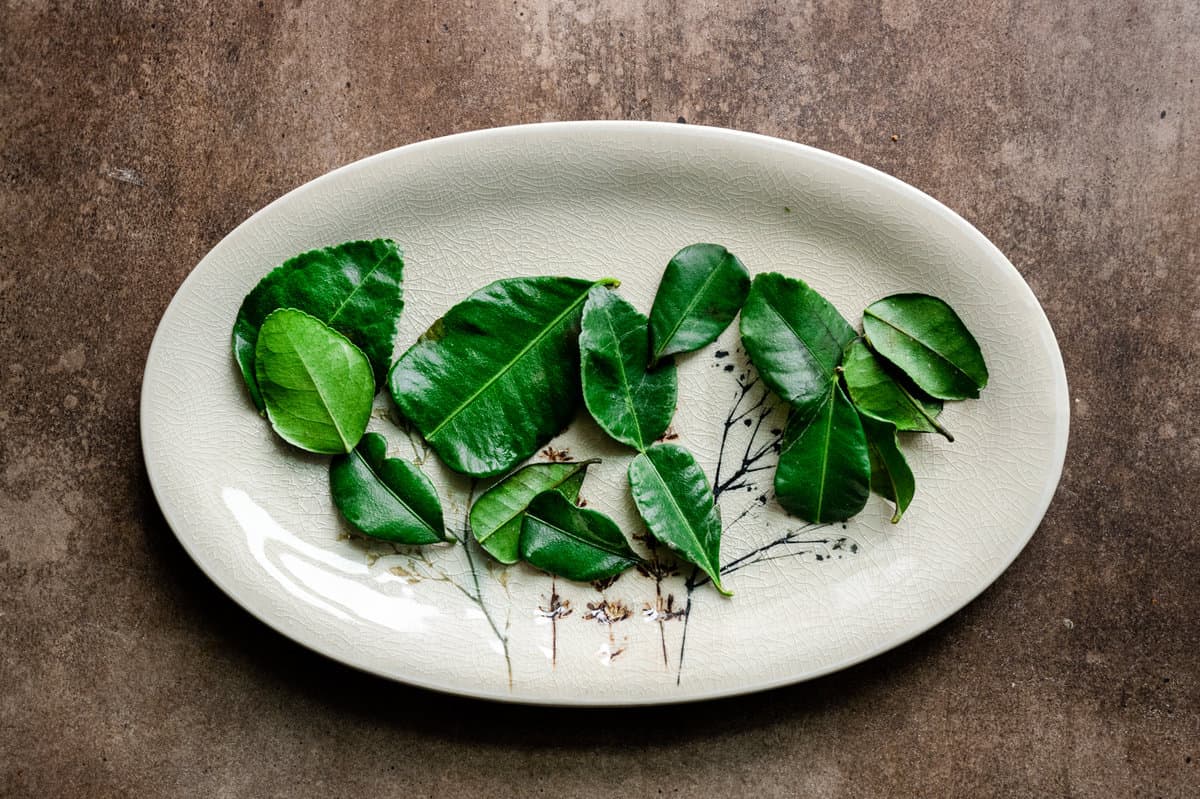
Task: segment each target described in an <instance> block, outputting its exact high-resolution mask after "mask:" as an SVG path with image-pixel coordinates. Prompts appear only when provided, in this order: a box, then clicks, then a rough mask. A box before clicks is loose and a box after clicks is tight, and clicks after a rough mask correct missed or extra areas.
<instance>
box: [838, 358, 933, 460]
mask: <svg viewBox="0 0 1200 799" xmlns="http://www.w3.org/2000/svg"><path fill="white" fill-rule="evenodd" d="M842 373H843V375H844V376H845V378H846V388H847V390H848V391H849V392H850V399H851V400H852V401H853V402H854V406H855V407H856V408H858V409H859V410H860V411H862V412H863V413H865V414H869V415H871V416H874V417H875V418H876V419H882V420H884V421H888V422H891V423H892V424H894V425H895V426H896V428H897V429H899V430H905V431H909V432H917V433H941V434H942V435H943V436H945V437H946V440H948V441H953V440H954V436H952V435H951V434H950V432H949V431H948V430H946V428H944V427H942V425H941V424H940V423H939V422H938V421H937V417H938V414H940V413H941V412H942V402H941V400H936V399H925V398H920V397H917V396H916V395H915V394H914V393H913V391H911V390H910V389H909V387H908V386H906V385H904V382H906V381H904V378H903V377H901V376H899V375H894V374H892V370H891V369H889V368H888V367H887V366H886V365H885V364H884V363H883V362H882V361H881V360H880V359H879V358H878V357H876V355H875V353H873V352H871V349H870V347H868V346H867V345H866V344H865V343H864V342H863V341H862V339H857V340H855V341H854V342H852V343H851V344H850V346H849V347H847V348H846V356H845V358H844V359H843V361H842Z"/></svg>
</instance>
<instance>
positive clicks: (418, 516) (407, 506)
mask: <svg viewBox="0 0 1200 799" xmlns="http://www.w3.org/2000/svg"><path fill="white" fill-rule="evenodd" d="M351 454H353V455H354V457H356V458H358V459H359V461H361V462H362V464H363V466H366V467H367V471H368V472H370V473H371V475H372V476H373V477H374V478H375V479H376V480H377V481H379V485H381V486H383V489H384V490H385V491H387V492H388V494H390V495H391V497H392V499H394V500H396V501H397V502H399V503H400V505H401V506H402V507H403V508H404V509H405V510H406V511H408V512H409V514H410V515H411V516H412V517H413V518H414V519H416V520H417V521H419V522H420V523H421V524H422V525H424V527H425V529H426V530H428V531H429V532H431V533H433V535H434V536H435V537H437V538H441V539H444V538H445V536H444V535H443V534H441V533H439V532H438V531H437V530H435V529H433V526H432V525H431V524H429V522H427V521H425V519H424V518H423V517H422V516H421V514H419V513H417V510H416V508H414V507H413V506H412V505H410V504H408V503H407V502H405V501H404V499H403V498H402V497H401V496H400V495H399V494H397V493H396V492H395V491H393V490H392V487H391V486H390V485H388V484H387V481H386V480H384V479H383V475H381V474H380V473H379V472H377V471H376V470H375V467H373V466H372V465H371V463H370V461H368V460H367V459H366V458H364V457H363V456H362V453H361V452H359V451H358V448H357V447H356V448H355V449H354V450H353V451H352V452H351ZM384 460H386V458H385V459H384Z"/></svg>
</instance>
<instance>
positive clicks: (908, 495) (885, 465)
mask: <svg viewBox="0 0 1200 799" xmlns="http://www.w3.org/2000/svg"><path fill="white" fill-rule="evenodd" d="M859 419H860V421H862V426H863V432H864V433H865V434H866V436H867V453H868V455H869V456H870V460H871V490H873V491H874V492H875V493H876V494H879V495H880V496H881V497H883V498H884V499H888V500H891V501H892V503H893V504H894V505H895V506H896V512H895V513H894V514H892V524H896V523H898V522H899V521H900V517H901V516H903V515H904V511H906V510H908V506H909V504H911V503H912V500H913V495H914V494H915V493H916V492H917V481H916V478H914V477H913V473H912V469H910V468H908V461H907V460H905V458H904V453H902V452H901V451H900V447H899V446H898V445H897V443H896V426H895V425H894V424H892V423H891V422H883V421H880V420H879V419H875V418H873V417H871V416H869V415H867V414H865V413H864V414H860V416H859Z"/></svg>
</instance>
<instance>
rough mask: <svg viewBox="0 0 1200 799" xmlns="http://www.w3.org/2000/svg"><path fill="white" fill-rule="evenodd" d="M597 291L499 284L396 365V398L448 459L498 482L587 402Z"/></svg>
mask: <svg viewBox="0 0 1200 799" xmlns="http://www.w3.org/2000/svg"><path fill="white" fill-rule="evenodd" d="M615 282H616V281H612V280H608V281H601V285H612V284H615ZM593 285H595V284H594V283H593V282H591V281H587V280H575V279H573V278H566V277H528V278H511V279H508V280H498V281H496V282H495V283H492V284H490V285H488V286H485V287H484V288H482V289H480V290H479V291H477V292H475V293H474V294H472V295H471V296H470V297H468V298H467V299H465V300H463V301H462V302H460V303H459V304H458V305H455V306H454V307H453V308H451V309H450V310H449V311H447V312H446V315H445V316H443V317H442V318H441V319H439V320H438V321H437V322H435V323H434V325H433V326H432V327H431V328H430V329H429V330H428V331H427V332H426V333H425V335H423V336H422V337H421V338H420V339H419V340H418V341H417V343H416V344H414V345H413V346H412V347H410V348H409V350H408V351H407V352H406V353H404V355H403V356H401V357H400V360H398V361H396V364H395V366H393V367H392V372H391V375H390V376H389V378H388V382H389V385H390V388H391V392H392V397H393V398H394V399H395V400H396V405H397V406H398V407H399V408H400V411H401V413H403V414H404V416H405V417H406V418H408V419H409V420H410V421H411V422H412V423H413V425H414V426H415V427H416V428H417V429H418V430H420V431H421V435H423V436H424V437H425V440H426V441H428V442H429V445H430V446H431V447H433V449H434V451H435V452H437V454H438V456H439V457H440V458H441V459H442V462H443V463H445V464H446V465H447V466H449V467H450V468H451V469H454V470H455V471H458V472H463V473H464V474H469V475H473V476H475V477H492V476H494V475H497V474H502V473H504V472H506V471H508V470H509V469H511V468H512V467H513V466H515V465H516V464H517V463H519V462H520V461H522V460H524V459H525V458H528V457H529V456H530V455H532V454H533V453H534V452H536V451H537V449H538V447H540V446H542V445H543V444H545V443H546V442H547V441H549V440H550V439H551V438H552V437H553V436H554V435H555V434H556V433H558V432H559V431H560V430H562V429H563V428H564V427H566V426H567V423H568V422H570V421H571V418H572V417H573V416H574V415H575V411H576V409H577V408H578V406H579V394H580V385H579V319H580V316H581V315H582V313H583V304H584V302H585V301H586V300H587V296H588V290H589V289H590V288H591V287H592V286H593Z"/></svg>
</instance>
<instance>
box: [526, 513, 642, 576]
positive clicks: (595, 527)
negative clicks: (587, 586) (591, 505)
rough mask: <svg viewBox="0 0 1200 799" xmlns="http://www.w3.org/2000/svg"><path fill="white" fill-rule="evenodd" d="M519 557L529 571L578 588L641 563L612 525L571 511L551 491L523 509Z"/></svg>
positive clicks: (592, 515) (600, 516)
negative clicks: (564, 580) (577, 584)
mask: <svg viewBox="0 0 1200 799" xmlns="http://www.w3.org/2000/svg"><path fill="white" fill-rule="evenodd" d="M520 552H521V559H522V560H524V561H525V562H526V563H528V564H530V565H531V566H534V567H535V568H538V569H541V570H542V571H546V572H549V573H551V574H557V575H558V576H559V577H565V578H567V579H568V580H579V581H581V582H587V581H590V580H604V579H607V578H609V577H615V576H616V575H618V574H620V573H621V572H623V571H625V570H626V569H628V568H629V567H631V566H636V565H637V564H638V563H639V562H640V561H641V559H640V558H639V557H638V556H637V553H635V552H634V551H633V550H632V549H631V548H630V547H629V542H628V541H626V540H625V536H624V535H622V534H621V530H620V528H619V527H617V525H616V523H615V522H614V521H613V520H612V519H610V518H608V517H607V516H605V515H604V514H603V513H599V512H598V511H594V510H588V509H586V508H577V507H575V505H574V503H572V502H571V501H570V500H569V499H567V498H566V497H564V496H563V495H562V494H561V493H559V492H558V491H554V490H551V491H544V492H542V493H541V494H538V495H537V496H536V497H534V499H533V501H532V502H530V503H529V508H528V509H527V510H526V511H525V515H524V517H523V521H522V523H521V541H520Z"/></svg>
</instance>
